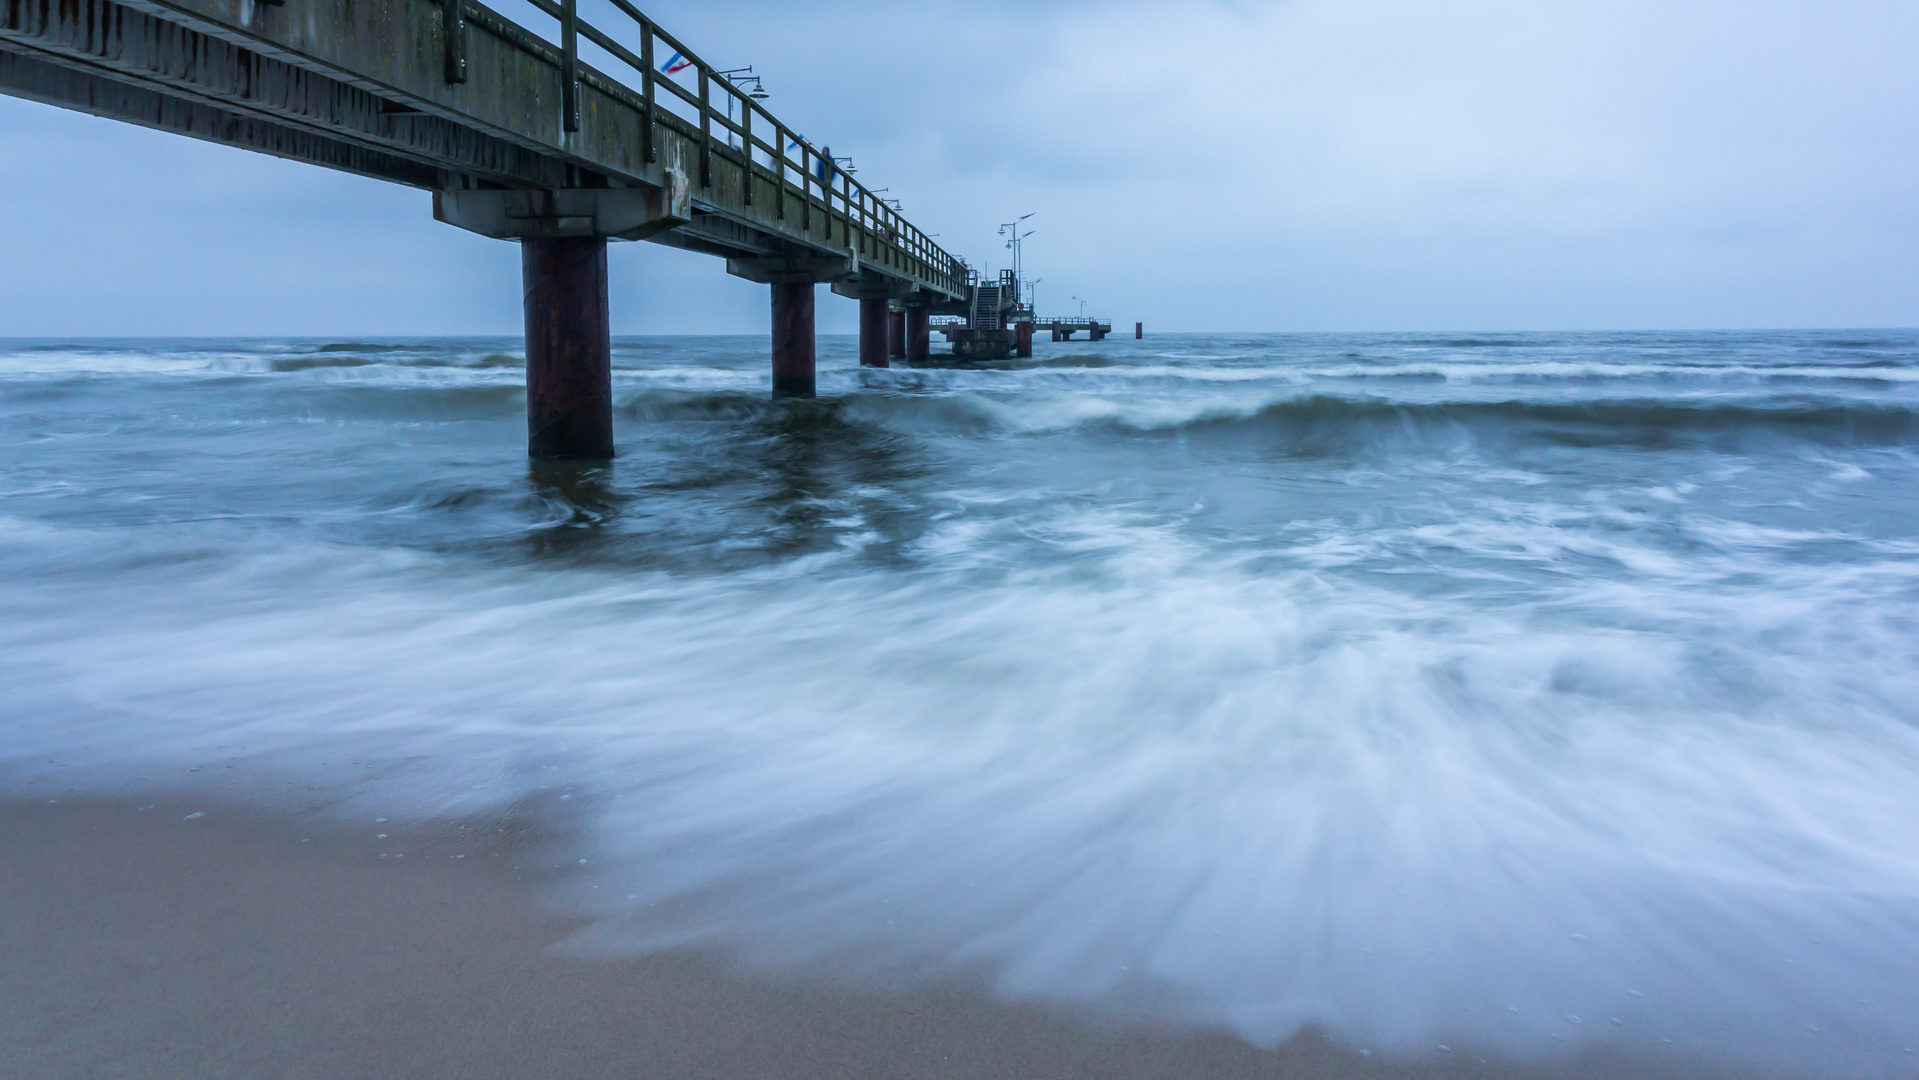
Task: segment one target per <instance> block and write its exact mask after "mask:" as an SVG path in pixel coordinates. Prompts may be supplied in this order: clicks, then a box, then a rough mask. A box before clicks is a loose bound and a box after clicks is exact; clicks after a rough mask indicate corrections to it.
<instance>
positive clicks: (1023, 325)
mask: <svg viewBox="0 0 1919 1080" xmlns="http://www.w3.org/2000/svg"><path fill="white" fill-rule="evenodd" d="M1013 355H1015V356H1017V357H1019V358H1020V359H1022V360H1026V359H1030V358H1031V357H1032V355H1033V324H1032V323H1029V322H1016V323H1014V324H1013Z"/></svg>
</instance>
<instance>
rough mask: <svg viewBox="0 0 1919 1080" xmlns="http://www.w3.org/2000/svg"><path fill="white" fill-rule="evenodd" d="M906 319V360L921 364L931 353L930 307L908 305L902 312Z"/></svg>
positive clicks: (931, 316) (931, 324) (931, 317)
mask: <svg viewBox="0 0 1919 1080" xmlns="http://www.w3.org/2000/svg"><path fill="white" fill-rule="evenodd" d="M904 318H905V319H906V362H907V363H909V364H923V363H925V362H926V359H927V357H929V356H931V355H932V354H933V341H932V337H933V330H932V326H933V323H932V319H933V312H932V311H931V309H928V308H923V307H910V308H907V309H906V311H905V313H904Z"/></svg>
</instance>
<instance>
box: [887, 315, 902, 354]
mask: <svg viewBox="0 0 1919 1080" xmlns="http://www.w3.org/2000/svg"><path fill="white" fill-rule="evenodd" d="M886 355H888V356H891V357H895V358H897V359H900V360H904V359H906V312H904V311H888V312H887V313H886Z"/></svg>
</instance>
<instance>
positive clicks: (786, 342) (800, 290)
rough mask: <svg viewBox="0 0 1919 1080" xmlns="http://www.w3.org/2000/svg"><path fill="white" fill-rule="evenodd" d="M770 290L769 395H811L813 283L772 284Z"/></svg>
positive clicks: (813, 390)
mask: <svg viewBox="0 0 1919 1080" xmlns="http://www.w3.org/2000/svg"><path fill="white" fill-rule="evenodd" d="M771 288H772V290H773V396H774V397H776V398H810V397H813V396H815V393H816V390H815V380H814V377H813V283H812V282H810V281H807V282H782V281H776V282H774V283H773V285H772V286H771Z"/></svg>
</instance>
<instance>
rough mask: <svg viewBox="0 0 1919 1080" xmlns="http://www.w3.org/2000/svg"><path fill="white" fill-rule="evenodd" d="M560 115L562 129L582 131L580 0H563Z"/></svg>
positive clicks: (561, 0)
mask: <svg viewBox="0 0 1919 1080" xmlns="http://www.w3.org/2000/svg"><path fill="white" fill-rule="evenodd" d="M560 112H561V126H562V127H563V128H565V129H566V130H567V131H578V130H580V13H579V0H560Z"/></svg>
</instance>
